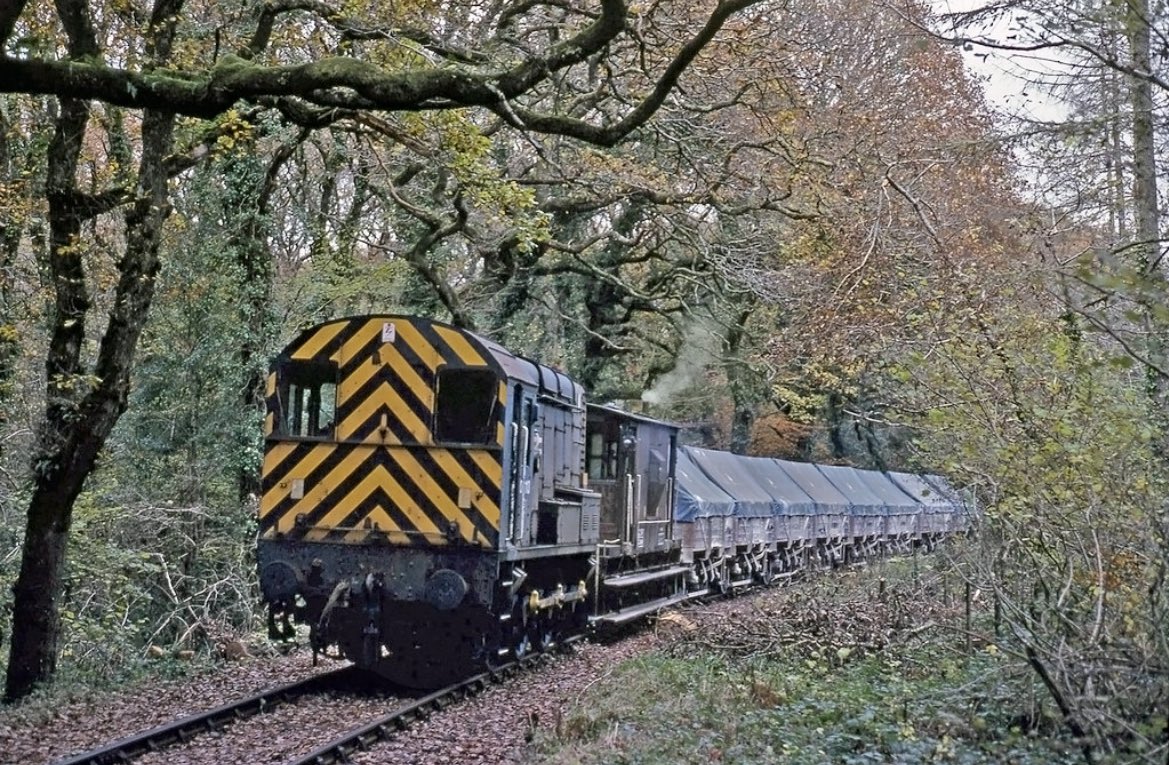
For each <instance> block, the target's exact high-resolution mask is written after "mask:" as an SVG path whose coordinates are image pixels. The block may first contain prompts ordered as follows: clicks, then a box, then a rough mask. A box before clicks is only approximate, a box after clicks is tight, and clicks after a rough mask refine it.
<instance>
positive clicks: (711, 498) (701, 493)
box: [674, 446, 735, 521]
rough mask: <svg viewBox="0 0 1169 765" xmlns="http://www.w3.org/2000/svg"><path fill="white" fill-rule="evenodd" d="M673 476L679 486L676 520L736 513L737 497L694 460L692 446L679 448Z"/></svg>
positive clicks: (675, 511)
mask: <svg viewBox="0 0 1169 765" xmlns="http://www.w3.org/2000/svg"><path fill="white" fill-rule="evenodd" d="M674 480H675V484H676V486H677V489H676V491H675V494H676V495H677V496H676V500H677V505H676V507H675V508H674V518H675V520H678V521H693V520H694V519H696V518H712V517H730V516H732V515H734V514H735V500H734V498H733V497H731V496H730V495H729V494H727V493H726V492H725V491H723V490H722V489H720V488H719V487H718V486H717V485H716V484H715V483H714V481H712V480H710V478H709V477H707V475H706V473H704V472H702V469H701V468H699V467H698V465H696V464H695V463H694V459H693V457H691V453H690V448H689V447H685V446H684V447H682V448H681V449H679V450H678V464H677V467H676V468H675V474H674Z"/></svg>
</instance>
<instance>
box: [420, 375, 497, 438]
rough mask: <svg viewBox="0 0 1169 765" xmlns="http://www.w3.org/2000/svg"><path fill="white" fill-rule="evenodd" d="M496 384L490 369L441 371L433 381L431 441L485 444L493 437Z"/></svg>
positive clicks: (495, 378)
mask: <svg viewBox="0 0 1169 765" xmlns="http://www.w3.org/2000/svg"><path fill="white" fill-rule="evenodd" d="M498 400H499V382H498V378H497V377H496V376H495V373H494V372H492V371H491V370H490V369H466V368H459V367H443V368H442V369H440V370H438V375H437V377H436V379H435V394H434V440H435V441H440V442H447V443H460V444H467V443H471V444H485V443H489V442H490V441H492V440H493V438H494V436H495V403H496V401H498Z"/></svg>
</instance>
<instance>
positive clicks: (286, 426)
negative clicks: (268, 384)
mask: <svg viewBox="0 0 1169 765" xmlns="http://www.w3.org/2000/svg"><path fill="white" fill-rule="evenodd" d="M276 384H277V394H278V401H279V404H278V409H279V410H278V411H277V412H276V418H275V420H276V432H275V435H278V436H286V437H291V438H333V436H334V433H335V432H336V423H335V422H334V419H335V417H336V411H337V365H336V364H334V363H333V362H331V361H300V360H295V359H293V360H289V361H284V362H282V363H281V364H280V365H279V366H278V368H277V371H276Z"/></svg>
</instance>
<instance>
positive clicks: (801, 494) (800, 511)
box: [740, 457, 816, 515]
mask: <svg viewBox="0 0 1169 765" xmlns="http://www.w3.org/2000/svg"><path fill="white" fill-rule="evenodd" d="M740 459H744V460H747V461H748V467H749V469H750V471H751V474H752V475H754V476H755V478H756V480H758V481H759V485H760V486H762V487H763V488H764V489H766V490H767V493H768V494H770V495H771V496H772V497H775V498H776V499H777V500H779V501H780V502H782V503H783V504H782V506H781V512H784V513H786V514H788V515H815V513H816V501H815V500H813V499H812V498H811V497H809V496H808V493H807V492H806V491H804V490H803V489H801V488H800V485H799V484H798V483H796V482H795V480H794V479H793V478H792V477H791V476H790V475H788V474H787V473H785V472H784V470H783V468H782V467H781V466H780V464H779V460H774V459H771V458H769V457H741V458H740Z"/></svg>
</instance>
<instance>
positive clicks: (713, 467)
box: [683, 446, 783, 518]
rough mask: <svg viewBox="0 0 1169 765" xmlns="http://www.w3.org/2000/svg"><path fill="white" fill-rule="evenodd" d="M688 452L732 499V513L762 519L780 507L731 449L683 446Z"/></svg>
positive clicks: (776, 513)
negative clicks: (727, 450)
mask: <svg viewBox="0 0 1169 765" xmlns="http://www.w3.org/2000/svg"><path fill="white" fill-rule="evenodd" d="M683 450H684V451H687V452H689V454H690V457H691V459H693V460H694V462H695V464H697V465H698V467H700V468H702V472H704V473H706V475H707V477H709V478H710V479H711V480H712V481H714V482H715V484H717V485H718V487H719V488H720V489H722V490H723V491H724V492H726V493H727V494H729V495H731V496H732V497H734V498H735V515H737V516H739V517H746V518H761V517H767V516H771V515H779V514H781V513H782V512H783V508H782V507H779V505H780V502H779V500H777V499H775V498H773V497H772V496H771V495H770V494H768V493H767V490H766V489H764V488H763V487H762V486H760V485H759V483H758V482H757V481H756V480H755V479H754V478H753V477H752V476H751V471H750V468H749V467H748V465H747V463H746V462H745V461H744V460H743V458H742V457H739V456H738V455H736V454H731V453H730V452H720V451H715V450H714V449H699V448H697V447H693V446H687V447H684V448H683Z"/></svg>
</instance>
